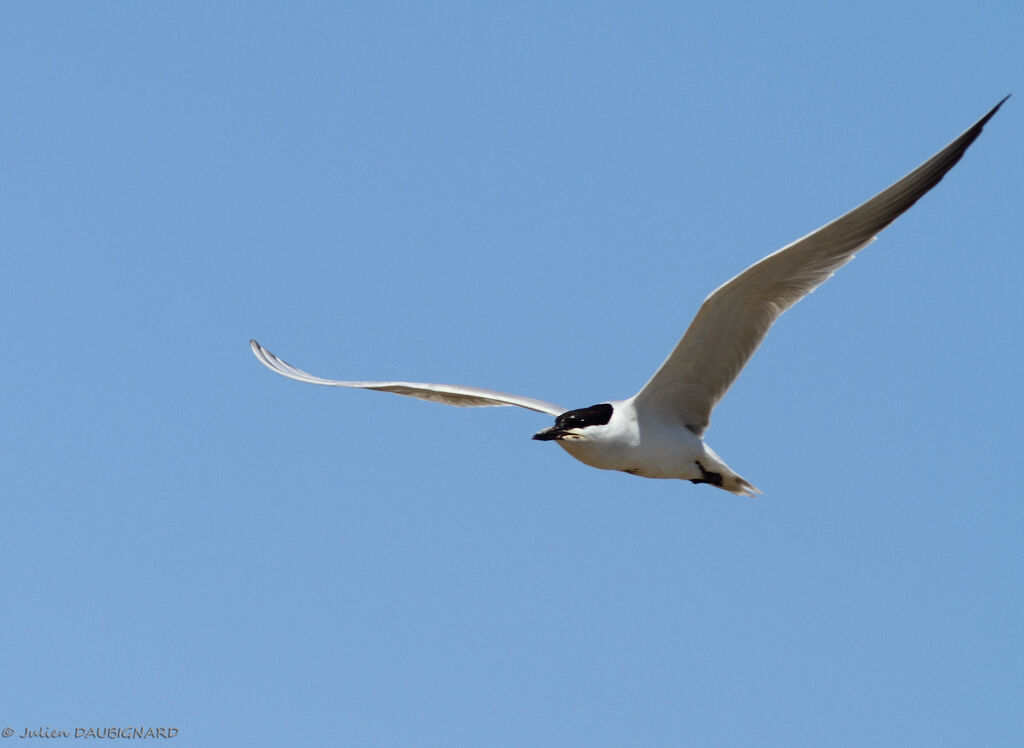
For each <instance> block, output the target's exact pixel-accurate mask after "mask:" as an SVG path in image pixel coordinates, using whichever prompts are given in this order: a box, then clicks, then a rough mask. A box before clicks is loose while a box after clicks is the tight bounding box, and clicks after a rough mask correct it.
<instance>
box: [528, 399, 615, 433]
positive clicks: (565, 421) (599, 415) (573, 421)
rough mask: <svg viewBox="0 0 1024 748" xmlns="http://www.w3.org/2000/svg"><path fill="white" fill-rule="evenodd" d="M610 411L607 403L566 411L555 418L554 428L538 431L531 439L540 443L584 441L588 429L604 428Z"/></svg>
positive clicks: (609, 417) (610, 408)
mask: <svg viewBox="0 0 1024 748" xmlns="http://www.w3.org/2000/svg"><path fill="white" fill-rule="evenodd" d="M612 411H613V408H612V406H611V405H609V404H608V403H601V404H599V405H591V406H590V407H589V408H580V409H579V410H570V411H566V412H565V413H563V414H562V415H560V416H558V417H557V418H555V425H554V426H551V427H550V428H546V429H544V430H543V431H538V432H537V433H536V434H534V435H533V438H534V439H537V440H539V441H542V442H548V441H561V440H571V439H585V438H586V437H587V429H588V428H590V427H593V426H604V425H605V424H607V423H608V421H610V420H611V417H612Z"/></svg>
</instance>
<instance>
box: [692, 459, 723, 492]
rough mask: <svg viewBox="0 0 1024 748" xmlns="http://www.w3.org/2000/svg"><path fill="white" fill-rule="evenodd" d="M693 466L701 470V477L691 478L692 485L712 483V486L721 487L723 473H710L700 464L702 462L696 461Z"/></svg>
mask: <svg viewBox="0 0 1024 748" xmlns="http://www.w3.org/2000/svg"><path fill="white" fill-rule="evenodd" d="M693 464H694V465H696V466H697V467H699V468H700V477H699V478H691V479H690V483H694V484H696V483H710V484H711V485H712V486H721V485H722V483H723V481H722V474H721V473H710V472H708V471H707V470H705V469H704V466H703V465H701V464H700V460H694V461H693Z"/></svg>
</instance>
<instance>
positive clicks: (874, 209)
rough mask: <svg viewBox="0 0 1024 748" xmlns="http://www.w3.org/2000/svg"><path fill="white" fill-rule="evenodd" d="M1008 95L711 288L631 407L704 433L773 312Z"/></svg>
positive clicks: (879, 224)
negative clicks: (928, 153)
mask: <svg viewBox="0 0 1024 748" xmlns="http://www.w3.org/2000/svg"><path fill="white" fill-rule="evenodd" d="M1007 98H1009V96H1007V97H1006V98H1004V99H1003V100H1002V101H1000V102H999V103H998V104H996V106H995V107H993V108H992V110H991V111H989V113H988V114H986V115H985V116H984V117H982V118H981V119H980V120H978V122H976V123H975V124H974V125H972V126H971V127H970V128H969V129H968V130H967V131H966V132H964V134H963V135H961V136H960V137H958V138H957V139H956V140H954V141H953V142H952V143H950V144H949V145H948V146H946V147H945V148H943V149H942V150H941V151H939V152H938V153H937V154H935V155H934V156H933V157H932V158H930V159H928V160H927V161H926V162H925V163H924V164H922V165H921V166H919V167H918V168H917V169H915V170H914V171H912V172H910V173H909V174H908V175H907V176H905V177H903V178H902V179H901V180H899V181H898V182H896V183H895V184H893V185H892V186H891V187H889V188H888V189H886V190H884V191H882V192H880V193H879V194H877V195H875V196H874V197H873V198H871V199H870V200H868V201H867V202H865V203H863V204H862V205H860V206H858V207H856V208H854V209H853V210H851V211H850V212H849V213H846V214H845V215H843V216H841V217H839V218H837V219H836V220H834V221H832V222H831V223H828V224H826V225H825V226H823V227H821V228H820V229H818V230H817V231H814V232H813V233H810V234H808V235H807V236H805V237H803V238H802V239H798V240H797V241H795V242H793V243H792V244H790V245H788V246H786V247H783V248H782V249H780V250H778V251H777V252H774V253H772V254H770V255H768V256H767V257H765V258H764V259H763V260H761V261H759V262H757V263H755V264H754V265H752V266H750V267H749V268H747V269H746V270H744V271H743V272H742V273H740V274H739V275H737V276H736V277H735V278H733V279H732V280H730V281H728V282H727V283H725V284H724V285H722V286H720V287H719V288H718V289H717V290H715V291H714V292H713V293H712V294H711V295H710V296H708V298H707V299H706V300H705V301H704V303H703V305H702V306H701V308H700V311H699V312H698V313H697V316H696V317H695V318H694V320H693V322H692V323H691V324H690V327H689V328H688V329H687V331H686V333H685V334H684V335H683V338H682V339H681V340H680V341H679V343H678V344H677V345H676V347H675V349H674V350H673V351H672V353H671V354H669V357H668V358H667V359H666V360H665V362H664V363H663V364H662V365H661V367H660V368H659V369H658V370H657V371H656V372H655V373H654V376H653V377H651V379H650V380H649V381H648V382H647V384H645V385H644V387H643V388H642V389H641V390H640V392H638V393H637V395H636V401H635V402H636V405H637V407H638V408H656V409H657V410H658V411H659V412H660V413H662V414H663V415H668V414H674V415H676V416H677V417H678V418H679V419H680V420H681V421H682V422H683V423H685V424H686V425H687V426H688V427H689V428H690V429H691V430H693V431H694V432H695V433H696V434H698V435H701V434H703V432H704V430H705V429H706V428H707V426H708V423H709V421H710V418H711V411H712V409H713V408H714V407H715V405H716V404H717V403H718V401H719V400H721V398H722V396H723V395H725V393H726V391H727V390H728V389H729V387H730V386H731V385H732V383H733V381H735V379H736V377H737V376H738V375H739V373H740V371H741V370H742V369H743V367H744V366H745V365H746V363H747V361H749V360H750V357H751V356H752V355H753V354H754V351H755V350H757V347H758V346H759V345H760V344H761V341H762V340H763V339H764V336H765V335H766V334H767V332H768V329H769V328H770V327H771V326H772V324H773V323H774V322H775V320H776V319H778V317H779V315H781V314H782V313H783V312H784V311H786V310H787V309H789V308H790V307H791V306H793V304H795V303H796V302H798V301H799V300H800V299H802V298H803V297H804V296H806V295H807V294H809V293H810V292H811V291H813V290H814V289H815V288H817V287H818V286H819V285H821V284H822V283H824V282H825V281H826V280H828V279H829V278H830V277H831V276H832V274H833V273H835V271H836V270H838V269H839V268H840V267H842V266H843V265H845V264H846V263H847V262H849V261H850V260H851V259H853V256H854V254H855V253H856V252H857V251H858V250H860V249H863V248H864V247H866V246H867V245H868V244H870V243H871V242H872V241H874V239H875V237H876V235H877V234H878V233H879V232H880V231H881V230H882V229H884V228H885V227H886V226H888V225H889V224H890V223H892V222H893V221H894V220H895V219H896V218H897V217H898V216H899V215H900V214H902V213H903V212H904V211H906V210H907V209H908V208H910V206H912V205H913V204H914V203H915V202H917V200H918V199H919V198H920V197H921V196H922V195H924V194H925V193H926V192H928V191H929V190H930V189H931V188H932V187H934V186H935V185H936V184H938V182H939V180H941V179H942V177H943V176H945V174H946V173H947V172H948V171H949V170H950V169H952V168H953V166H954V165H955V164H956V163H957V162H958V161H959V160H960V158H961V156H963V155H964V152H965V151H966V150H967V148H968V146H970V145H971V143H973V142H974V141H975V139H977V137H978V136H979V135H980V134H981V130H982V128H983V127H984V126H985V123H987V122H988V121H989V120H990V119H991V118H992V117H993V115H995V113H996V112H997V111H998V110H999V107H1001V106H1002V105H1003V102H1005V101H1006V99H1007Z"/></svg>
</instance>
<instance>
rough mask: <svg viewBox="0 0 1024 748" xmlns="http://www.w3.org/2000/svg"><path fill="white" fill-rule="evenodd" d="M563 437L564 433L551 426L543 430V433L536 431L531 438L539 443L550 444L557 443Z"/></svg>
mask: <svg viewBox="0 0 1024 748" xmlns="http://www.w3.org/2000/svg"><path fill="white" fill-rule="evenodd" d="M564 435H565V432H564V431H562V429H560V428H558V426H552V427H551V428H547V429H544V430H543V431H538V432H537V433H536V434H534V435H533V438H534V439H536V440H537V441H540V442H550V441H557V440H558V439H561V438H562V437H563V436H564Z"/></svg>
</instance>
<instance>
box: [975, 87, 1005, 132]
mask: <svg viewBox="0 0 1024 748" xmlns="http://www.w3.org/2000/svg"><path fill="white" fill-rule="evenodd" d="M1011 96H1013V94H1006V96H1004V97H1003V98H1001V99H1000V100H999V103H998V104H996V105H995V106H994V107H992V108H991V109H990V110H989V112H988V114H986V115H985V116H984V117H982V118H981V119H979V120H978V121H977V123H976V124H975V125H974V127H972V128H971V129H972V130H973V129H975V128H977V129H978V130H981V128H983V127H984V126H985V125H986V124H987V123H988V121H989V120H990V119H992V118H993V117H995V116H996V112H998V111H999V107H1001V106H1002V105H1003V104H1005V103H1006V100H1007V99H1008V98H1010V97H1011Z"/></svg>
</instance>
